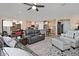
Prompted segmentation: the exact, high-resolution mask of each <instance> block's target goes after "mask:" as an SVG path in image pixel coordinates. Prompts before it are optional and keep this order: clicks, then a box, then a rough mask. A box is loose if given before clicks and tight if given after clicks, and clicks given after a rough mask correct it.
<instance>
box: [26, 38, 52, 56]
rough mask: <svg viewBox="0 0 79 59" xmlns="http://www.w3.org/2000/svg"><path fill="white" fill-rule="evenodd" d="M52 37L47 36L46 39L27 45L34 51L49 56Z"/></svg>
mask: <svg viewBox="0 0 79 59" xmlns="http://www.w3.org/2000/svg"><path fill="white" fill-rule="evenodd" d="M50 42H51V37H46V38H45V40H42V41H39V42H37V43H34V44H31V45H27V47H29V48H30V49H31V50H32V51H33V52H35V53H36V54H38V55H39V56H49V55H50V48H51V46H52V45H51V43H50Z"/></svg>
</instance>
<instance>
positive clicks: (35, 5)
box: [35, 5, 45, 7]
mask: <svg viewBox="0 0 79 59" xmlns="http://www.w3.org/2000/svg"><path fill="white" fill-rule="evenodd" d="M35 6H36V7H45V6H44V5H35Z"/></svg>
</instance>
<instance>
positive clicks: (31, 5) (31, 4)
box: [24, 3, 33, 6]
mask: <svg viewBox="0 0 79 59" xmlns="http://www.w3.org/2000/svg"><path fill="white" fill-rule="evenodd" d="M24 4H25V5H29V6H33V4H29V3H24Z"/></svg>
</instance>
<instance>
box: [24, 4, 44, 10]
mask: <svg viewBox="0 0 79 59" xmlns="http://www.w3.org/2000/svg"><path fill="white" fill-rule="evenodd" d="M24 4H25V5H28V6H30V8H28V9H27V10H31V9H33V10H36V11H39V9H38V8H43V7H45V6H44V5H37V4H36V3H33V4H29V3H24Z"/></svg>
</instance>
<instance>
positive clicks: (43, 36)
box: [0, 3, 79, 56]
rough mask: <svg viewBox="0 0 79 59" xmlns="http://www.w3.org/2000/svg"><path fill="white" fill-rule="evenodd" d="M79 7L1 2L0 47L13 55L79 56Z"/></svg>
mask: <svg viewBox="0 0 79 59" xmlns="http://www.w3.org/2000/svg"><path fill="white" fill-rule="evenodd" d="M40 5H41V6H40ZM30 7H31V8H30ZM33 7H35V8H33ZM72 9H73V10H72ZM78 10H79V4H78V3H74V4H73V3H37V4H32V3H2V4H1V3H0V36H1V39H3V42H4V44H2V43H1V44H2V46H1V47H0V48H2V47H3V48H4V50H6V51H7V54H8V55H9V56H17V55H24V56H26V55H29V56H33V55H35V56H78V55H79V52H78V51H79V45H78V43H79V39H78V35H79V12H78ZM74 36H75V38H74ZM3 45H4V46H3ZM19 48H20V49H21V50H23V52H24V53H25V54H23V52H20V51H18V50H17V49H19ZM8 49H10V50H8ZM12 49H14V51H15V50H16V51H17V53H16V54H14V53H13V52H14V51H13V52H12ZM9 51H11V53H9ZM3 52H4V51H3ZM42 52H44V53H42ZM18 53H19V54H18ZM7 54H6V53H5V54H2V55H7Z"/></svg>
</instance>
